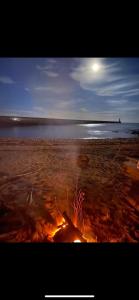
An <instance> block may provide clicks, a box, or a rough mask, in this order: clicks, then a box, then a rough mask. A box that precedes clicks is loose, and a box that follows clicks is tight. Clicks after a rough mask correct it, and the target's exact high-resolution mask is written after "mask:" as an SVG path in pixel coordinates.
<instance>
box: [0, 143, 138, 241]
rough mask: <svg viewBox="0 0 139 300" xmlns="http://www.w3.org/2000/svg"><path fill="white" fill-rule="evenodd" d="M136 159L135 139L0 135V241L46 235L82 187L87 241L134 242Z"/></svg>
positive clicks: (82, 225) (70, 212) (40, 238)
mask: <svg viewBox="0 0 139 300" xmlns="http://www.w3.org/2000/svg"><path fill="white" fill-rule="evenodd" d="M138 160H139V139H116V140H42V139H6V138H1V139H0V241H6V242H7V241H9V242H16V241H18V242H26V241H28V242H31V241H45V242H47V241H49V240H50V239H49V235H50V233H51V232H52V230H54V229H55V227H56V225H57V224H58V222H59V220H60V217H61V216H60V213H61V212H63V211H66V212H67V213H68V215H69V216H70V218H71V219H72V221H73V220H74V211H73V200H74V196H75V192H77V193H79V191H81V192H83V193H84V201H83V204H82V222H80V224H79V227H80V230H81V231H82V232H83V234H84V236H85V237H86V238H87V239H88V241H90V242H138V241H139V169H137V162H138ZM31 191H32V198H29V197H28V196H29V195H30V192H31ZM6 209H7V211H6Z"/></svg>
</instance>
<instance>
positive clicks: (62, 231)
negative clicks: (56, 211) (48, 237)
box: [52, 212, 87, 243]
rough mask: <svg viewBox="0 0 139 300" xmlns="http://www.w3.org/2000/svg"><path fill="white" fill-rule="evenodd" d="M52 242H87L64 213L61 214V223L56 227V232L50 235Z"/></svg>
mask: <svg viewBox="0 0 139 300" xmlns="http://www.w3.org/2000/svg"><path fill="white" fill-rule="evenodd" d="M52 239H53V242H57V243H62V242H73V243H80V242H84V243H85V242H87V241H86V239H85V238H84V237H83V235H82V233H81V232H80V230H79V229H78V228H77V227H75V226H74V225H73V223H72V221H71V219H70V218H69V217H68V216H67V214H66V212H64V213H63V219H62V223H61V224H60V225H58V226H57V228H56V230H55V231H53V234H52Z"/></svg>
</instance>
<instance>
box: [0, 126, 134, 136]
mask: <svg viewBox="0 0 139 300" xmlns="http://www.w3.org/2000/svg"><path fill="white" fill-rule="evenodd" d="M134 130H138V131H139V123H136V124H135V123H133V124H132V123H122V124H78V125H34V126H24V127H20V126H15V127H10V128H8V127H7V128H6V127H5V128H0V137H14V138H49V139H59V138H60V139H63V138H64V139H65V138H66V139H69V138H71V139H105V138H134V137H136V135H135V134H132V131H134Z"/></svg>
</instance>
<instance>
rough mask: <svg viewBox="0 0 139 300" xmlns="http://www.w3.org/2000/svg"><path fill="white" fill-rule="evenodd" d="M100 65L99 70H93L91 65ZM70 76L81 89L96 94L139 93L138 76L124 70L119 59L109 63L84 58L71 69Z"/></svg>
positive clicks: (128, 94) (104, 60)
mask: <svg viewBox="0 0 139 300" xmlns="http://www.w3.org/2000/svg"><path fill="white" fill-rule="evenodd" d="M94 63H98V64H99V65H100V71H99V72H93V71H92V68H91V66H92V65H93V64H94ZM70 77H71V78H72V79H73V80H75V81H77V82H78V83H79V84H80V87H81V88H82V89H83V90H88V91H91V92H93V93H94V94H95V95H97V96H103V97H104V96H107V97H115V96H116V97H117V96H121V97H122V96H124V97H126V96H127V97H130V96H136V95H139V88H138V86H139V76H138V75H136V74H134V75H133V74H132V75H130V74H129V73H126V72H124V68H123V67H122V64H120V63H119V61H117V62H114V63H110V62H108V61H107V60H106V59H103V58H99V59H92V58H89V59H85V60H83V62H81V63H80V65H79V66H78V67H76V68H74V69H73V70H72V72H71V73H70Z"/></svg>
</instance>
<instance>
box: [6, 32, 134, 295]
mask: <svg viewBox="0 0 139 300" xmlns="http://www.w3.org/2000/svg"><path fill="white" fill-rule="evenodd" d="M15 39H16V41H15ZM108 39H109V43H108ZM108 39H106V37H104V40H103V39H101V37H100V36H99V37H98V39H97V40H95V42H94V43H91V42H90V40H86V39H85V40H83V39H81V40H80V41H79V39H78V36H77V35H76V36H75V37H74V38H73V37H72V36H70V37H69V36H68V38H67V39H65V38H64V37H63V39H62V42H61V39H60V38H59V36H58V37H57V38H54V37H53V39H51V40H50V41H49V42H48V37H47V44H45V45H44V44H43V45H42V43H41V40H42V39H41V37H40V39H37V38H36V37H35V40H34V41H33V42H32V40H30V39H26V38H25V39H23V37H21V38H18V37H15V38H14V37H13V35H12V36H11V37H10V38H7V37H6V42H2V40H1V46H0V56H1V57H93V56H95V57H117V56H118V57H131V56H132V57H136V56H139V47H138V45H137V43H136V42H133V41H131V40H129V39H128V40H127V41H125V39H123V40H122V43H121V41H120V42H117V40H116V41H114V43H113V42H112V40H111V38H110V37H108ZM0 261H1V263H0V298H1V299H9V298H12V297H13V298H14V299H44V294H45V293H49V294H52V293H53V294H54V293H63V294H65V293H66V294H68V293H69V294H71V293H75V294H78V293H81V294H82V293H83V294H91V293H94V294H95V295H96V299H105V298H106V299H120V298H121V299H127V298H128V297H129V299H135V295H138V294H139V291H138V270H139V244H41V243H40V244H35V243H34V244H1V245H0ZM136 273H137V275H136ZM2 293H3V297H1V295H2ZM137 298H138V297H137Z"/></svg>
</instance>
